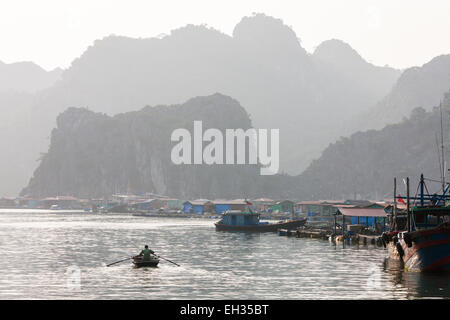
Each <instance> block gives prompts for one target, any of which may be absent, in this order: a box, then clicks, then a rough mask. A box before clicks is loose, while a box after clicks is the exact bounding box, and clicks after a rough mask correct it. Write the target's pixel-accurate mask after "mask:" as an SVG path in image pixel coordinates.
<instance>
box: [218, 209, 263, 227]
mask: <svg viewBox="0 0 450 320" xmlns="http://www.w3.org/2000/svg"><path fill="white" fill-rule="evenodd" d="M221 222H222V223H223V224H225V225H229V226H250V225H255V224H259V214H258V213H256V212H246V211H241V210H229V211H225V212H224V213H223V216H222V220H221Z"/></svg>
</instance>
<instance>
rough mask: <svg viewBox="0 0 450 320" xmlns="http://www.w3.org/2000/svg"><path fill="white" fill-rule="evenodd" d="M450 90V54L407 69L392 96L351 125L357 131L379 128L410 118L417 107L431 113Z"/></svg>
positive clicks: (384, 99) (389, 95)
mask: <svg viewBox="0 0 450 320" xmlns="http://www.w3.org/2000/svg"><path fill="white" fill-rule="evenodd" d="M449 88H450V54H447V55H441V56H438V57H435V58H433V59H432V60H431V61H429V62H427V63H425V64H424V65H423V66H421V67H412V68H408V69H406V70H405V71H404V72H403V73H402V75H401V76H400V78H399V79H398V81H397V83H396V84H395V85H394V86H393V88H392V90H390V92H389V94H387V95H386V97H384V98H383V99H382V100H380V101H379V102H378V103H377V104H376V105H375V106H373V107H372V108H370V109H369V110H368V111H365V112H363V113H362V114H361V115H360V116H358V117H356V118H355V119H354V121H353V123H352V124H351V125H350V126H351V127H353V128H355V129H357V130H367V129H380V128H382V127H383V126H385V125H386V124H393V123H397V122H399V121H401V120H402V119H403V118H404V117H408V115H409V114H410V112H411V111H412V110H413V109H415V108H417V107H422V108H424V109H425V110H431V109H432V108H433V107H434V106H437V105H439V103H440V102H441V100H442V97H443V95H444V93H446V92H447V91H448V89H449Z"/></svg>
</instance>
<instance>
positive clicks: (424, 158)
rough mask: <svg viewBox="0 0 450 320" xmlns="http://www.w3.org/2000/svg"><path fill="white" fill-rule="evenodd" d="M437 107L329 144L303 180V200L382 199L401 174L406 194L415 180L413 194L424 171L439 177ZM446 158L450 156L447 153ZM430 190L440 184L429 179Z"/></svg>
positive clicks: (447, 130)
mask: <svg viewBox="0 0 450 320" xmlns="http://www.w3.org/2000/svg"><path fill="white" fill-rule="evenodd" d="M440 114H441V113H440V109H439V107H435V108H433V109H432V110H431V111H426V110H424V109H423V108H416V109H414V110H413V111H412V112H411V115H410V117H409V118H404V119H403V121H401V122H400V123H398V124H393V125H388V126H386V127H385V128H383V129H381V130H369V131H366V132H358V133H355V134H353V135H351V136H350V137H348V138H341V140H339V141H338V142H336V143H334V144H331V145H330V146H329V147H328V148H327V149H325V151H324V152H323V154H322V156H321V157H320V158H319V159H318V160H315V161H313V163H312V164H311V166H310V167H309V168H308V169H307V170H305V172H303V173H302V174H301V175H300V176H299V177H298V178H299V186H300V187H299V190H298V192H299V193H300V194H302V198H304V199H345V198H354V197H355V196H356V197H359V198H362V199H382V198H386V197H387V198H392V197H393V181H394V177H397V178H398V179H397V181H398V187H399V189H398V190H399V193H402V194H404V193H405V190H404V185H403V182H402V179H403V178H406V177H407V176H409V177H410V179H411V181H412V182H411V193H413V192H415V191H416V190H415V188H416V183H417V181H418V179H419V177H420V174H421V173H423V174H424V175H425V177H427V178H431V179H433V180H438V181H439V180H440V166H439V160H440V158H439V153H438V152H439V151H438V149H440V145H441V129H440V127H441V122H440V120H441V116H440ZM442 120H443V121H442V122H443V133H444V146H445V150H448V149H449V146H450V91H449V92H448V93H446V95H445V97H444V98H443V102H442ZM444 154H445V158H446V159H448V157H449V154H448V153H446V152H444ZM429 184H430V192H432V191H438V190H439V189H440V188H441V185H440V183H431V182H430V183H429Z"/></svg>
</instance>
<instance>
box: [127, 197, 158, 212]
mask: <svg viewBox="0 0 450 320" xmlns="http://www.w3.org/2000/svg"><path fill="white" fill-rule="evenodd" d="M163 206H164V203H163V201H161V200H159V199H148V200H145V201H141V202H137V203H134V204H132V205H131V207H132V208H134V209H136V210H139V211H148V210H158V209H160V208H162V207H163Z"/></svg>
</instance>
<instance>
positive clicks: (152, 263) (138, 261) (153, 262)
mask: <svg viewBox="0 0 450 320" xmlns="http://www.w3.org/2000/svg"><path fill="white" fill-rule="evenodd" d="M132 260H133V264H134V266H135V267H136V268H141V267H156V266H157V265H158V263H159V259H158V258H157V257H156V256H151V257H150V259H149V260H144V259H143V258H142V257H141V256H134V257H133V259H132Z"/></svg>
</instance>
